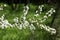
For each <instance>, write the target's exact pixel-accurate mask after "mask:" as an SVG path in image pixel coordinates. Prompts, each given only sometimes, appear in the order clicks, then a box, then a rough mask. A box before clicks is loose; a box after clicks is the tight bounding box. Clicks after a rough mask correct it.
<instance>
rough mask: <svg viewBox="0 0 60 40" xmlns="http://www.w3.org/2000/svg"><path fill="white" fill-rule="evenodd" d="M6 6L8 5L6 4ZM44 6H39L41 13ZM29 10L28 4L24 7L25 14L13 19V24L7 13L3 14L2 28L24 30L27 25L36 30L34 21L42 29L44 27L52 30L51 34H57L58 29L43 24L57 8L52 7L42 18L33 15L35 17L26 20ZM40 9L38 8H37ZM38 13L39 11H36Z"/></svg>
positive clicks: (0, 23) (0, 21)
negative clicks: (7, 17)
mask: <svg viewBox="0 0 60 40" xmlns="http://www.w3.org/2000/svg"><path fill="white" fill-rule="evenodd" d="M5 6H6V5H5ZM43 7H44V5H41V6H39V12H40V13H41V12H42V11H43V10H42V8H43ZM28 11H29V6H28V5H26V6H25V7H24V10H23V15H22V16H21V19H20V20H19V18H18V17H15V18H14V19H13V21H14V23H13V24H11V23H9V21H8V20H7V19H5V15H4V14H3V15H2V16H1V18H0V28H2V29H4V28H8V27H12V28H13V27H17V28H18V29H20V30H22V29H26V28H27V27H28V28H30V30H31V31H34V30H35V29H36V28H35V25H34V24H33V23H36V25H38V27H40V28H41V29H44V30H46V31H48V32H50V33H51V34H55V33H56V29H54V28H50V27H49V26H46V25H44V24H43V22H45V21H46V19H47V18H48V17H50V16H51V15H52V14H53V12H55V10H54V9H53V8H51V9H50V10H49V11H48V12H47V13H46V14H45V15H44V16H43V18H42V19H40V20H39V21H38V20H37V19H36V18H34V17H33V19H29V21H30V22H29V21H27V20H26V15H27V14H28ZM37 11H38V10H37ZM36 13H37V12H36ZM34 16H36V17H37V16H39V14H36V15H34Z"/></svg>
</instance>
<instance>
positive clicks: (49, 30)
mask: <svg viewBox="0 0 60 40" xmlns="http://www.w3.org/2000/svg"><path fill="white" fill-rule="evenodd" d="M40 27H41V29H44V30H46V31H48V32H50V33H51V34H56V29H54V28H50V27H49V26H46V25H43V24H40Z"/></svg>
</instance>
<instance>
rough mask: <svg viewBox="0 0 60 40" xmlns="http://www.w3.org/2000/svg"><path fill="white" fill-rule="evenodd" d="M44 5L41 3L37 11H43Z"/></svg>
mask: <svg viewBox="0 0 60 40" xmlns="http://www.w3.org/2000/svg"><path fill="white" fill-rule="evenodd" d="M43 7H44V5H39V6H38V9H37V10H36V13H38V12H39V13H40V14H41V12H42V11H43Z"/></svg>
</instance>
